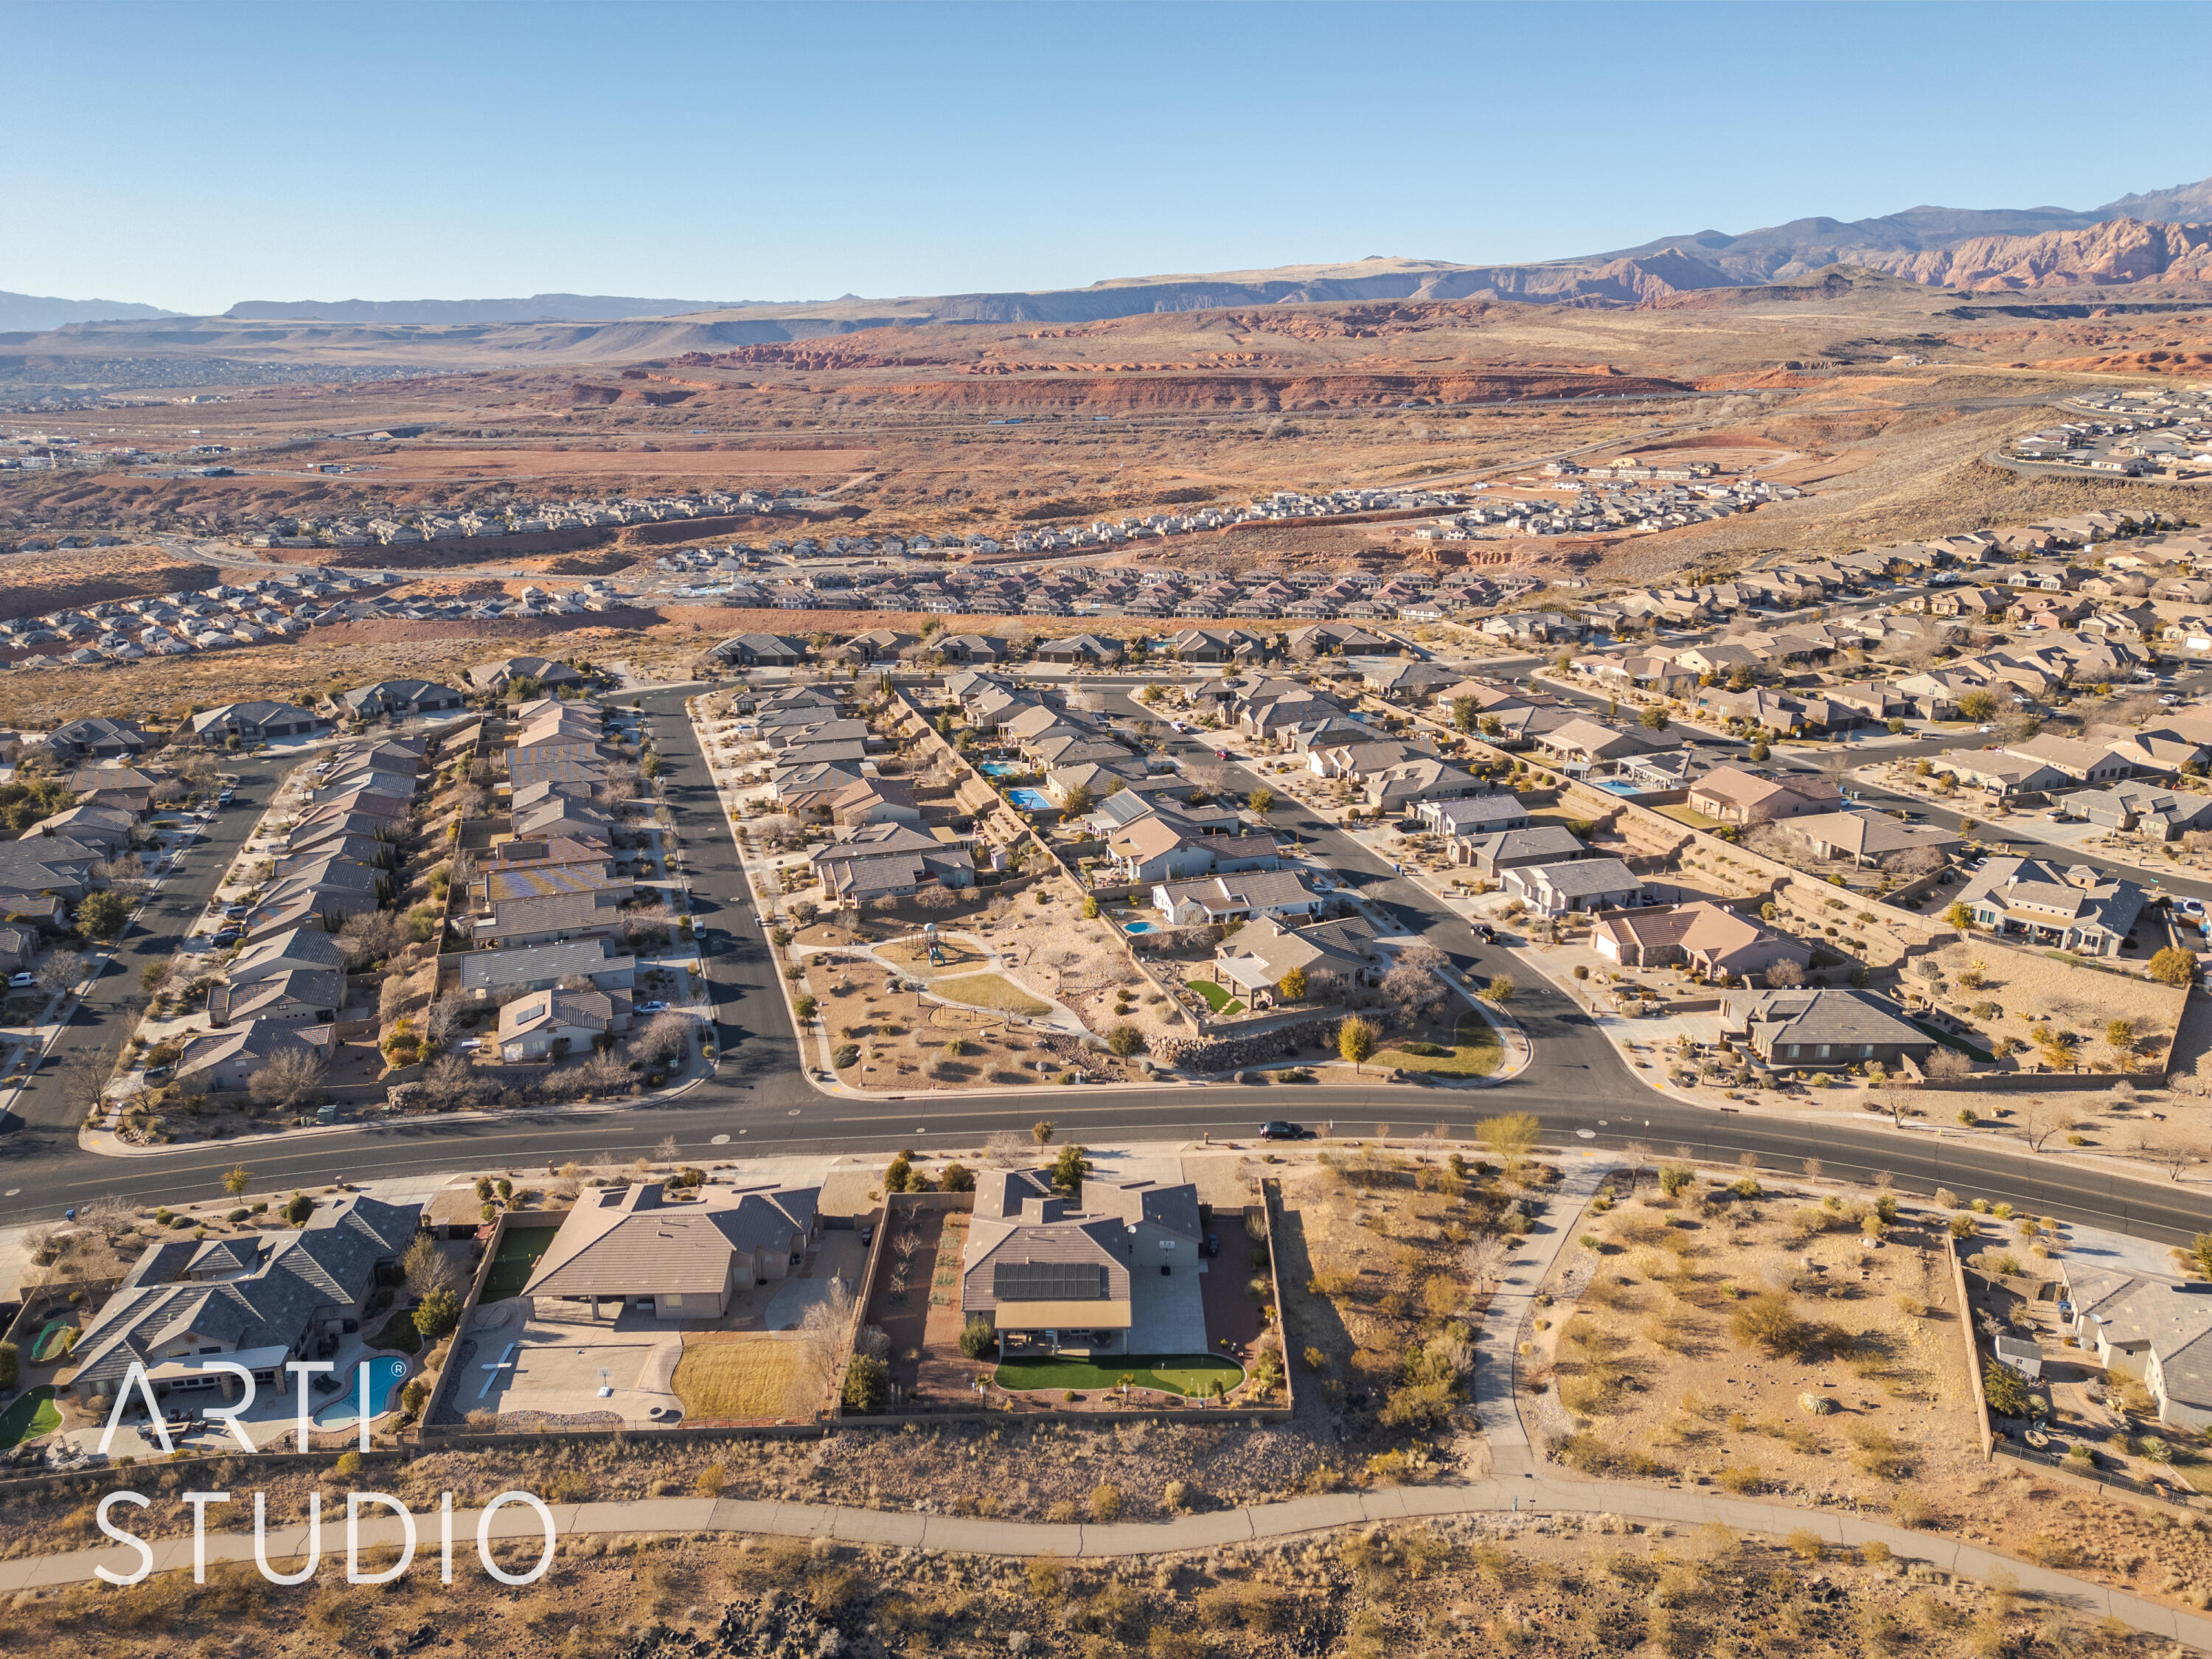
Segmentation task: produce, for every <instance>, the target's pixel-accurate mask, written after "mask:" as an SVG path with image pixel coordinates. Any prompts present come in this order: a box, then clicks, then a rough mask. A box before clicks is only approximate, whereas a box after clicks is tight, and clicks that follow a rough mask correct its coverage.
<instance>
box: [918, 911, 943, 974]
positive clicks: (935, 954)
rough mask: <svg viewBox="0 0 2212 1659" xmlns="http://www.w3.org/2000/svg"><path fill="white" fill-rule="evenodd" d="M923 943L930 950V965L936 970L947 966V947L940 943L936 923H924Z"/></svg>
mask: <svg viewBox="0 0 2212 1659" xmlns="http://www.w3.org/2000/svg"><path fill="white" fill-rule="evenodd" d="M921 942H922V943H923V944H924V945H927V947H928V949H929V960H930V965H931V966H933V967H936V968H942V967H943V966H944V965H945V947H944V945H940V944H939V942H938V939H937V924H936V923H935V922H933V921H926V922H924V923H922V925H921Z"/></svg>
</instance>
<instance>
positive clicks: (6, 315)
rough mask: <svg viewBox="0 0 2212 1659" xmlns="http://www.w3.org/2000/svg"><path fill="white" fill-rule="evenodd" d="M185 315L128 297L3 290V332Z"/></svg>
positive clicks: (0, 328)
mask: <svg viewBox="0 0 2212 1659" xmlns="http://www.w3.org/2000/svg"><path fill="white" fill-rule="evenodd" d="M183 314H184V313H182V312H177V311H164V310H162V309H161V307H159V306H140V305H132V304H131V302H130V301H127V300H56V299H52V298H50V297H48V296H47V295H43V294H10V293H9V292H8V291H7V290H6V289H0V332H9V333H20V332H29V333H33V334H43V333H44V332H46V330H48V329H50V328H62V327H65V326H66V325H69V324H70V323H108V322H126V321H137V320H139V319H143V318H148V317H180V316H182V315H183Z"/></svg>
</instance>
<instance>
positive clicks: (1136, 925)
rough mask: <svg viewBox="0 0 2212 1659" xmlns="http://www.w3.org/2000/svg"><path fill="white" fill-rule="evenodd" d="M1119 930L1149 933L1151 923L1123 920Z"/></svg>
mask: <svg viewBox="0 0 2212 1659" xmlns="http://www.w3.org/2000/svg"><path fill="white" fill-rule="evenodd" d="M1121 931H1122V932H1123V933H1151V932H1152V923H1151V922H1149V921H1125V922H1123V923H1122V924H1121Z"/></svg>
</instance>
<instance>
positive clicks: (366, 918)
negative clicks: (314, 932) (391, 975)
mask: <svg viewBox="0 0 2212 1659" xmlns="http://www.w3.org/2000/svg"><path fill="white" fill-rule="evenodd" d="M406 942H407V924H406V922H405V921H403V920H401V919H400V917H398V915H394V914H393V913H392V911H389V910H364V911H363V912H362V914H361V915H357V916H348V917H347V918H346V919H345V922H344V925H343V926H342V927H339V929H338V943H339V944H340V945H342V946H343V947H344V950H345V957H346V966H348V967H349V968H359V967H361V966H362V965H363V964H365V963H371V962H376V961H379V960H381V959H382V958H384V957H388V956H390V955H391V954H392V952H393V951H397V950H398V948H399V947H400V946H401V945H404V944H405V943H406Z"/></svg>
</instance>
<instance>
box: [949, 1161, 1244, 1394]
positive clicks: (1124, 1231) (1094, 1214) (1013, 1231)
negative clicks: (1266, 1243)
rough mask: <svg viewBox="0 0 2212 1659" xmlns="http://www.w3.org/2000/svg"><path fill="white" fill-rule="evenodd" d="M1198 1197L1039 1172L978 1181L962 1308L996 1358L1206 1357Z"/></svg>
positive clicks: (1185, 1188)
mask: <svg viewBox="0 0 2212 1659" xmlns="http://www.w3.org/2000/svg"><path fill="white" fill-rule="evenodd" d="M1204 1231H1205V1226H1204V1222H1203V1221H1202V1219H1201V1218H1200V1212H1199V1205H1198V1188H1196V1187H1195V1186H1194V1185H1191V1184H1189V1183H1188V1182H1186V1183H1184V1184H1182V1185H1180V1186H1174V1187H1165V1186H1161V1185H1160V1184H1158V1182H1150V1181H1135V1182H1107V1181H1086V1182H1084V1183H1083V1188H1082V1191H1081V1193H1080V1194H1079V1195H1070V1194H1060V1193H1058V1192H1055V1191H1054V1189H1053V1188H1052V1186H1051V1183H1050V1179H1049V1176H1048V1175H1047V1173H1046V1172H1045V1171H1043V1170H992V1171H989V1172H988V1173H987V1174H984V1175H981V1176H978V1177H977V1182H976V1191H975V1213H974V1217H973V1218H972V1221H971V1223H970V1225H969V1232H968V1245H967V1249H966V1250H965V1252H964V1253H963V1255H962V1257H961V1264H960V1308H961V1311H962V1312H963V1314H965V1315H967V1316H969V1317H971V1318H972V1317H977V1316H981V1317H982V1318H984V1319H987V1320H988V1321H989V1322H990V1323H991V1325H992V1327H993V1328H994V1329H995V1330H996V1331H997V1332H998V1334H999V1351H1000V1354H1001V1355H1002V1356H1009V1357H1010V1356H1013V1355H1018V1354H1023V1353H1038V1352H1042V1353H1071V1354H1086V1355H1090V1356H1092V1357H1094V1358H1095V1357H1097V1356H1101V1355H1107V1354H1174V1353H1205V1352H1208V1350H1209V1347H1210V1346H1211V1345H1210V1344H1209V1342H1208V1340H1207V1338H1206V1302H1205V1295H1204V1291H1205V1285H1204V1281H1203V1279H1201V1277H1200V1275H1201V1274H1202V1273H1204V1272H1205V1266H1204V1255H1203V1249H1204V1242H1205V1241H1204Z"/></svg>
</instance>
